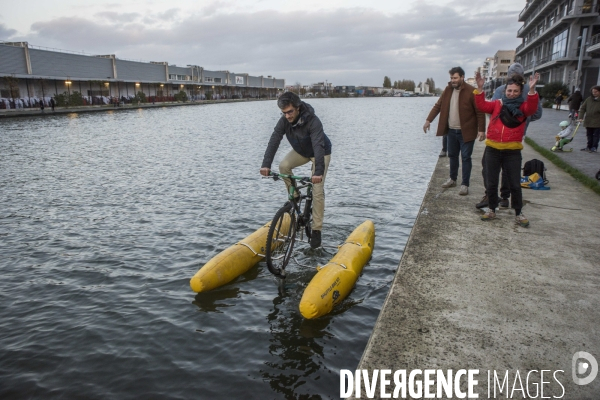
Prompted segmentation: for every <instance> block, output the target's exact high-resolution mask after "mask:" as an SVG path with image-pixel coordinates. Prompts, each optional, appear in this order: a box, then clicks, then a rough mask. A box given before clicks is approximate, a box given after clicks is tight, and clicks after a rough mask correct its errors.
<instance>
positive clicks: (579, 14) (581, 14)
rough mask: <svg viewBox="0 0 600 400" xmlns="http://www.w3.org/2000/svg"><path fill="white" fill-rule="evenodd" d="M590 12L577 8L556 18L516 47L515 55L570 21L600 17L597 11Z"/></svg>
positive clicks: (588, 9)
mask: <svg viewBox="0 0 600 400" xmlns="http://www.w3.org/2000/svg"><path fill="white" fill-rule="evenodd" d="M591 11H592V10H591V8H590V7H586V6H583V7H577V8H575V10H574V12H571V13H569V14H567V15H565V16H563V17H561V18H558V19H556V20H554V21H552V22H551V23H549V24H546V25H545V26H543V27H542V28H541V29H539V30H538V31H536V32H535V33H534V34H532V35H531V36H529V40H528V41H527V43H521V44H520V45H519V46H517V49H516V51H515V54H516V55H519V54H520V53H522V52H523V51H524V50H525V49H526V48H528V47H529V46H531V45H532V44H533V43H536V42H538V39H540V38H544V37H548V36H550V33H551V32H552V31H556V30H558V29H557V28H558V27H560V25H561V24H563V25H564V26H566V24H567V23H569V22H571V21H572V20H574V19H576V18H588V17H589V18H597V17H598V15H600V14H598V12H597V11H596V12H591ZM524 27H525V26H523V27H521V29H519V33H518V34H517V37H519V35H520V34H521V32H522V30H523V28H524Z"/></svg>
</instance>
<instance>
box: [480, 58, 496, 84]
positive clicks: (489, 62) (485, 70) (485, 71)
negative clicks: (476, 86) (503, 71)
mask: <svg viewBox="0 0 600 400" xmlns="http://www.w3.org/2000/svg"><path fill="white" fill-rule="evenodd" d="M493 67H494V57H486V58H485V61H484V62H483V65H482V66H481V67H479V68H477V71H476V72H479V73H480V74H481V77H482V78H483V79H485V81H486V82H487V81H489V80H490V73H491V71H492V69H493Z"/></svg>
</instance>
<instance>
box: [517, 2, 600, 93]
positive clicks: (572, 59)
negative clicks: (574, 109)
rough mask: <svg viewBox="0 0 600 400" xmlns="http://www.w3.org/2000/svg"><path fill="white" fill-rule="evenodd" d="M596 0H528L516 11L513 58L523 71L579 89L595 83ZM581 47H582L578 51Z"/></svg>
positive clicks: (599, 65)
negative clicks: (516, 43) (518, 25)
mask: <svg viewBox="0 0 600 400" xmlns="http://www.w3.org/2000/svg"><path fill="white" fill-rule="evenodd" d="M598 11H599V0H528V1H527V2H526V4H525V8H524V9H523V10H522V11H521V13H520V14H519V21H521V22H523V26H522V27H521V28H520V29H519V31H518V33H517V37H519V38H522V40H523V41H522V43H521V44H520V45H519V46H518V47H517V49H516V61H518V62H520V63H521V64H522V65H523V67H524V69H525V75H526V76H528V75H530V74H531V73H533V72H534V71H536V72H539V73H540V77H541V81H542V82H545V83H548V82H555V81H561V82H563V83H565V84H566V85H567V86H568V87H569V88H570V90H571V91H572V90H573V89H574V88H575V87H581V88H582V90H583V93H589V89H590V88H591V87H592V86H594V85H597V84H598V80H599V74H598V71H599V69H600V44H599V40H598V39H599V38H598V35H599V34H600V19H599V15H600V14H599V13H598ZM582 47H583V51H582Z"/></svg>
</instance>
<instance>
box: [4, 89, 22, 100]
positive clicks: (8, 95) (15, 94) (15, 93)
mask: <svg viewBox="0 0 600 400" xmlns="http://www.w3.org/2000/svg"><path fill="white" fill-rule="evenodd" d="M0 97H4V98H5V99H12V98H14V99H18V98H20V97H21V95H20V93H19V88H13V89H12V90H11V89H6V90H5V89H0Z"/></svg>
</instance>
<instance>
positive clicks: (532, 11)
mask: <svg viewBox="0 0 600 400" xmlns="http://www.w3.org/2000/svg"><path fill="white" fill-rule="evenodd" d="M552 2H553V0H543V1H536V0H533V1H531V2H529V4H528V5H526V6H525V8H524V9H523V10H522V11H521V12H520V13H519V21H522V22H525V25H527V22H526V21H527V19H532V18H531V16H532V15H534V16H537V15H538V14H539V13H540V11H542V9H543V8H544V7H546V6H547V5H548V4H549V3H552ZM534 18H535V17H534Z"/></svg>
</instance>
